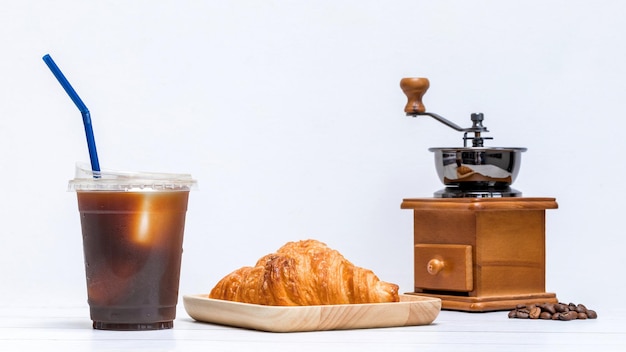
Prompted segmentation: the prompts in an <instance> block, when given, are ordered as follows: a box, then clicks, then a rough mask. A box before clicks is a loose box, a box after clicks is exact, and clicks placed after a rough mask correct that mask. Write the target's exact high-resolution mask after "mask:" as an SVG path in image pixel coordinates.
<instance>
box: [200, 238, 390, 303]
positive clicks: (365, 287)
mask: <svg viewBox="0 0 626 352" xmlns="http://www.w3.org/2000/svg"><path fill="white" fill-rule="evenodd" d="M209 298H215V299H223V300H229V301H236V302H243V303H253V304H263V305H271V306H307V305H326V304H348V303H382V302H397V301H399V296H398V285H396V284H392V283H388V282H384V281H380V280H379V279H378V277H377V276H376V275H375V274H374V273H373V272H372V271H371V270H369V269H364V268H360V267H358V266H355V265H353V264H352V263H351V262H349V261H348V260H347V259H345V258H344V257H343V255H341V254H340V253H339V252H338V251H336V250H334V249H331V248H329V247H328V246H326V244H324V243H322V242H319V241H317V240H304V241H298V242H289V243H287V244H285V245H284V246H282V247H281V248H280V249H278V251H276V253H272V254H268V255H266V256H264V257H262V258H261V259H259V260H258V261H257V263H256V265H255V266H254V267H249V266H246V267H242V268H240V269H237V270H235V271H233V272H232V273H230V274H228V275H227V276H225V277H224V278H223V279H222V280H220V281H219V282H218V283H217V285H216V286H215V287H214V288H213V289H212V290H211V293H210V294H209Z"/></svg>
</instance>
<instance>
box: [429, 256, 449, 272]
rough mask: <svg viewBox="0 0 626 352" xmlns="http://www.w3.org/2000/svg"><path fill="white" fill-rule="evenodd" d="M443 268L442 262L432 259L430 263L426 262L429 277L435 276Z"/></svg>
mask: <svg viewBox="0 0 626 352" xmlns="http://www.w3.org/2000/svg"><path fill="white" fill-rule="evenodd" d="M444 266H445V263H444V262H443V260H439V259H436V258H433V259H431V260H430V261H428V264H427V265H426V270H427V271H428V273H429V274H430V275H437V274H439V272H440V271H441V270H442V269H443V267H444Z"/></svg>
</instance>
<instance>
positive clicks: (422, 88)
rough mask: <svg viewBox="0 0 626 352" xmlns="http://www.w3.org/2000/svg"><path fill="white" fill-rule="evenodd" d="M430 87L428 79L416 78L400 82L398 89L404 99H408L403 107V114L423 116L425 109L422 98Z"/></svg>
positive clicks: (404, 79)
mask: <svg viewBox="0 0 626 352" xmlns="http://www.w3.org/2000/svg"><path fill="white" fill-rule="evenodd" d="M428 87H430V82H429V81H428V78H422V77H416V78H403V79H401V80H400V88H402V91H403V92H404V94H406V97H407V98H408V99H409V100H408V102H407V103H406V106H405V107H404V112H406V114H407V115H416V114H423V113H424V112H426V107H425V106H424V103H422V97H423V96H424V93H426V91H427V90H428Z"/></svg>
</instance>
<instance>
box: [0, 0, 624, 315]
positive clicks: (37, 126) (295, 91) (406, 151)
mask: <svg viewBox="0 0 626 352" xmlns="http://www.w3.org/2000/svg"><path fill="white" fill-rule="evenodd" d="M625 11H626V4H624V3H623V2H621V1H617V0H616V1H577V0H567V1H554V0H553V1H536V0H535V1H529V0H526V1H506V2H505V1H486V0H484V1H416V0H411V1H367V0H358V1H357V0H355V1H336V0H335V1H256V0H250V1H240V0H239V1H197V0H189V1H184V0H176V1H155V0H144V1H77V0H73V1H70V0H65V1H63V0H58V1H43V0H41V1H35V0H23V1H14V2H9V3H6V4H3V9H2V11H1V12H0V38H1V43H2V55H1V59H0V63H1V64H0V82H1V84H0V97H1V98H0V99H1V100H0V101H1V103H0V162H1V163H0V165H2V171H1V173H0V181H1V182H2V185H3V186H4V191H3V192H2V201H0V207H1V208H0V213H1V214H2V217H1V221H2V225H1V229H2V230H1V232H0V278H1V279H2V286H1V287H2V289H1V291H0V299H2V300H3V302H4V303H5V304H22V303H29V304H30V303H33V302H35V303H34V304H41V305H44V304H47V303H49V302H56V303H57V304H58V303H59V302H63V304H68V305H74V304H84V303H85V302H86V289H85V281H84V280H85V279H84V269H83V258H82V247H81V246H82V244H81V236H80V226H79V217H78V211H77V206H76V199H75V195H74V194H73V193H71V192H67V191H66V187H67V181H68V180H69V179H70V178H72V177H73V167H74V163H75V162H76V161H88V154H87V148H86V143H85V137H84V133H83V126H82V121H81V117H80V113H79V112H78V110H77V109H76V107H75V106H74V105H73V104H72V102H71V100H70V99H69V98H68V96H67V95H66V94H65V92H64V91H63V90H62V88H61V87H60V85H59V84H58V82H57V81H56V80H55V79H54V77H53V76H52V74H51V73H50V72H49V70H48V68H47V67H46V65H45V64H44V62H43V61H42V60H41V57H42V56H43V55H44V54H46V53H50V54H51V55H52V57H53V58H54V59H55V61H56V62H57V64H58V65H59V66H60V67H61V69H62V70H63V71H64V73H65V74H66V76H67V77H68V79H69V80H70V81H71V82H72V84H73V85H74V87H75V88H76V90H77V91H78V93H79V95H80V96H81V97H82V98H83V100H84V101H85V103H86V104H87V106H88V107H89V109H90V111H91V114H92V118H93V125H94V130H95V136H96V142H97V146H98V151H99V155H100V162H101V165H102V167H105V168H115V169H130V170H143V171H162V172H186V173H191V174H192V175H193V176H194V178H196V179H197V180H198V181H199V185H200V187H199V189H198V190H197V191H196V192H194V193H193V194H192V195H191V198H190V204H189V212H188V216H187V219H188V221H187V227H186V238H185V246H184V247H185V252H184V258H183V267H182V276H181V287H180V292H181V294H188V293H203V292H208V291H209V290H210V288H211V287H212V286H213V285H214V284H215V283H216V282H217V280H219V278H221V277H222V276H223V275H225V274H227V273H228V272H230V271H232V270H233V269H236V268H238V267H240V266H243V265H251V264H253V263H254V262H255V261H256V259H257V258H259V257H260V256H262V255H264V254H266V253H269V252H272V251H274V250H275V249H277V248H278V247H280V246H281V245H282V244H284V243H285V242H287V241H292V240H299V239H305V238H316V239H319V240H322V241H324V242H326V243H327V244H329V245H330V246H331V247H333V248H336V249H338V250H340V251H341V252H342V253H343V254H344V255H345V256H346V257H347V258H348V259H350V260H351V261H352V262H353V263H355V264H357V265H360V266H364V267H368V268H371V269H373V270H374V271H375V272H376V273H377V274H378V276H379V277H380V278H382V279H384V280H386V281H392V282H396V283H398V284H399V285H400V287H401V291H411V290H412V285H413V279H412V277H413V269H412V262H413V258H412V214H411V212H410V211H409V210H401V209H400V203H401V201H402V199H403V198H411V197H430V196H432V194H433V192H435V191H437V190H439V189H441V188H442V187H443V185H442V184H440V182H439V180H438V179H437V177H436V173H435V170H434V166H433V160H432V159H433V156H432V154H431V153H430V152H429V151H428V148H429V147H433V146H460V145H461V143H462V142H461V139H460V137H461V134H460V133H457V132H455V131H453V130H451V129H449V128H447V127H445V126H443V125H441V124H439V123H437V122H435V121H434V120H432V119H429V118H417V119H413V118H410V117H406V116H405V115H404V113H403V108H404V104H405V102H406V99H405V97H404V95H403V93H402V92H401V90H400V88H399V81H400V79H401V78H403V77H413V76H423V77H428V78H429V79H430V81H431V88H430V90H429V91H428V93H427V95H426V97H425V103H426V106H427V108H428V110H430V111H433V112H437V113H439V114H441V115H443V116H445V117H447V118H449V119H451V120H453V121H455V122H457V123H458V124H460V125H463V126H469V114H470V113H471V112H483V113H485V116H486V121H485V125H486V126H487V127H489V129H490V131H491V132H492V133H491V135H492V136H494V137H495V140H494V141H493V142H491V145H493V146H507V147H527V148H528V152H526V153H525V154H524V156H523V161H522V168H521V171H520V174H519V177H518V180H517V182H516V183H515V185H514V187H515V188H516V189H519V190H521V191H522V192H523V193H524V195H525V196H541V197H555V198H556V199H557V202H558V203H559V209H557V210H548V211H547V212H546V218H547V243H546V247H547V248H546V250H547V277H546V288H547V290H548V291H549V292H556V293H557V295H558V296H559V298H560V299H562V300H564V301H573V302H577V303H585V304H586V305H587V306H589V307H592V308H596V309H598V310H600V309H601V308H602V307H606V308H607V309H608V307H609V306H608V304H609V302H610V301H611V300H617V299H618V298H621V297H620V295H621V294H622V293H623V292H624V290H625V289H626V284H625V283H624V280H623V277H624V274H623V271H624V269H625V268H626V259H625V256H624V254H623V252H624V250H625V247H624V244H625V243H624V240H623V236H624V230H623V228H624V221H623V219H624V216H625V215H624V209H623V207H624V206H623V203H624V202H623V199H624V197H623V190H622V189H623V188H622V187H623V180H622V178H623V176H624V174H625V171H626V166H625V165H626V162H625V161H624V160H622V159H621V156H622V155H623V154H624V150H625V147H626V143H625V142H624V139H623V134H624V127H625V126H624V122H623V120H624V117H625V114H624V112H625V109H626V108H625V107H624V100H625V96H624V93H625V91H626V89H625V88H626V87H625V82H626V68H625V67H626V48H625V46H624V42H623V36H624V33H625V32H626V22H624V20H623V15H624V13H625Z"/></svg>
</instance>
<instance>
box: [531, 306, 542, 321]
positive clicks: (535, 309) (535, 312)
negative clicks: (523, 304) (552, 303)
mask: <svg viewBox="0 0 626 352" xmlns="http://www.w3.org/2000/svg"><path fill="white" fill-rule="evenodd" d="M540 315H541V308H539V307H537V306H533V307H532V308H531V309H530V313H528V317H529V318H530V319H538V318H539V316H540Z"/></svg>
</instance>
